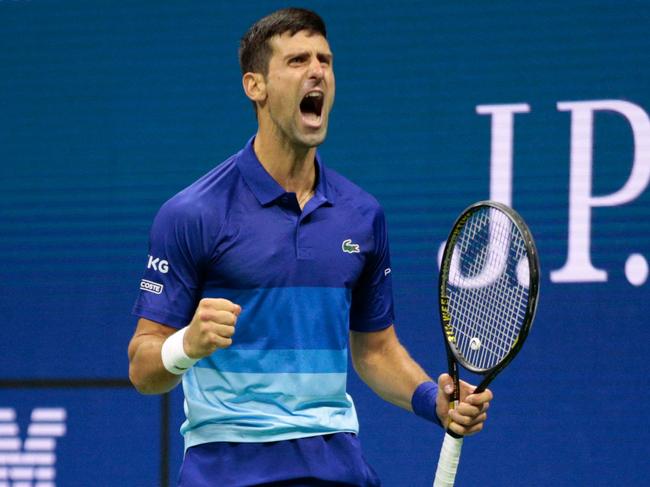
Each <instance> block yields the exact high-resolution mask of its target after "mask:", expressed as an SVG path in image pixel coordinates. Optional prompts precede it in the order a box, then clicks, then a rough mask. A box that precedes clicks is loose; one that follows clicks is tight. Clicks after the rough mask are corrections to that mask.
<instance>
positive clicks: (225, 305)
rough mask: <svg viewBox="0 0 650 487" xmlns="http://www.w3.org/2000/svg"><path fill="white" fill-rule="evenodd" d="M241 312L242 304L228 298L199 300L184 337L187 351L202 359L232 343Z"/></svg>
mask: <svg viewBox="0 0 650 487" xmlns="http://www.w3.org/2000/svg"><path fill="white" fill-rule="evenodd" d="M239 313H241V306H239V305H238V304H235V303H233V302H232V301H228V300H227V299H220V298H217V299H214V298H204V299H202V300H201V301H199V305H198V306H197V307H196V312H195V313H194V318H192V321H191V322H190V324H189V326H188V328H187V331H186V332H185V337H184V338H183V348H184V349H185V353H186V354H187V355H188V356H189V357H190V358H194V359H200V358H203V357H207V356H208V355H211V354H212V353H213V352H214V351H215V350H217V349H220V348H227V347H229V346H230V345H232V336H233V335H234V334H235V324H236V323H237V317H238V316H239Z"/></svg>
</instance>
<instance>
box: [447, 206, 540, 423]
mask: <svg viewBox="0 0 650 487" xmlns="http://www.w3.org/2000/svg"><path fill="white" fill-rule="evenodd" d="M486 207H487V208H495V209H497V210H498V211H501V212H502V213H504V214H505V215H506V216H507V217H508V219H509V220H510V221H511V223H512V224H513V225H515V227H516V228H517V230H518V231H519V232H520V233H521V235H522V238H523V241H524V246H525V248H526V255H527V257H528V263H529V271H530V272H529V287H528V303H527V305H526V313H525V317H524V322H523V323H522V326H521V330H520V332H519V334H518V336H517V340H516V342H515V343H514V345H513V346H512V348H511V349H510V350H509V351H508V353H507V354H506V356H505V357H504V358H503V359H501V361H500V362H499V363H498V364H496V365H495V366H494V367H491V368H489V369H487V370H484V369H478V368H476V367H474V366H472V365H471V364H469V363H467V362H466V361H465V359H464V358H463V356H462V355H461V354H460V353H459V352H458V351H457V349H456V347H455V346H454V345H453V344H452V343H451V340H452V339H454V333H453V330H452V327H451V315H450V313H449V304H448V303H449V295H448V294H447V283H448V280H449V272H450V268H451V258H452V255H453V250H454V247H455V245H456V242H457V241H458V238H459V236H460V230H461V229H462V227H463V226H464V224H465V222H466V221H467V220H468V219H469V218H470V217H471V216H472V214H474V213H475V212H477V211H479V210H480V209H482V208H486ZM438 291H439V299H438V309H439V312H440V324H441V325H442V333H443V335H444V337H445V340H444V342H445V349H446V351H447V364H448V369H449V375H450V376H451V377H452V378H453V379H454V386H455V387H454V394H453V396H452V400H453V402H454V403H456V404H457V402H458V401H459V400H460V390H459V389H460V388H459V386H458V364H460V365H462V366H463V367H464V368H465V369H467V370H468V371H470V372H472V373H475V374H479V375H483V376H484V378H483V380H482V381H481V383H480V384H479V385H478V387H477V388H476V390H475V391H474V392H476V393H480V392H483V391H484V390H485V389H486V388H487V386H488V385H489V384H490V382H492V380H493V379H494V378H495V377H496V376H497V374H499V372H501V371H502V370H503V369H504V368H505V367H506V366H507V365H508V364H509V363H510V362H511V361H512V359H513V358H514V357H515V356H516V355H517V353H518V352H519V350H521V347H522V346H523V344H524V341H525V340H526V338H527V337H528V333H529V331H530V328H531V326H532V323H533V320H534V318H535V312H536V310H537V302H538V300H539V255H538V253H537V247H536V245H535V241H534V239H533V236H532V234H531V232H530V229H529V228H528V225H526V223H525V222H524V219H523V218H522V217H521V216H520V215H519V213H517V212H516V211H515V210H513V209H512V208H510V207H509V206H507V205H504V204H502V203H499V202H496V201H492V200H485V201H479V202H476V203H474V204H472V205H470V206H468V207H467V208H466V209H465V210H464V211H463V212H462V213H461V214H460V216H459V217H458V218H457V219H456V221H455V222H454V225H453V227H452V229H451V232H450V233H449V237H448V238H447V241H446V243H445V248H444V251H443V255H442V260H441V263H440V273H439V277H438ZM449 432H450V434H453V435H454V436H457V435H456V434H455V433H453V432H451V431H449Z"/></svg>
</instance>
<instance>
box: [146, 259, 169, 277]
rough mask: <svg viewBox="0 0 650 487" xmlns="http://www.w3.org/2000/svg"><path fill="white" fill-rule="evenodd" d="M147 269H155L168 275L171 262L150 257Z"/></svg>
mask: <svg viewBox="0 0 650 487" xmlns="http://www.w3.org/2000/svg"><path fill="white" fill-rule="evenodd" d="M147 269H153V270H154V271H156V272H160V273H161V274H167V273H168V272H169V262H167V261H166V260H161V259H160V258H158V257H154V256H153V255H150V256H149V262H148V263H147Z"/></svg>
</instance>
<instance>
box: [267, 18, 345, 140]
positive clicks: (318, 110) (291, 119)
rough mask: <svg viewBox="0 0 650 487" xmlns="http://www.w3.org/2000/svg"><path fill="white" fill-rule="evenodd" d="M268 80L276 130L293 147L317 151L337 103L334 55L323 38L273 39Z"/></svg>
mask: <svg viewBox="0 0 650 487" xmlns="http://www.w3.org/2000/svg"><path fill="white" fill-rule="evenodd" d="M269 43H270V45H271V48H272V50H273V54H272V55H271V59H270V60H269V70H268V74H267V76H266V90H267V91H266V92H267V98H266V100H265V102H264V105H266V106H265V108H266V109H268V114H269V117H270V119H271V121H272V124H273V129H274V130H278V132H279V133H278V135H280V136H281V137H283V138H284V139H285V140H286V141H288V142H289V143H291V144H295V145H298V146H301V147H316V146H317V145H319V144H321V143H322V142H323V140H325V135H326V134H327V123H328V119H329V113H330V110H331V109H332V104H333V103H334V71H333V68H332V51H331V50H330V48H329V44H328V43H327V40H326V39H325V38H324V37H323V36H321V35H320V34H312V33H310V32H307V31H300V32H297V33H296V34H295V35H293V36H292V35H291V34H290V33H288V32H286V33H284V34H282V35H279V36H275V37H272V38H271V39H269Z"/></svg>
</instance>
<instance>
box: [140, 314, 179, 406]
mask: <svg viewBox="0 0 650 487" xmlns="http://www.w3.org/2000/svg"><path fill="white" fill-rule="evenodd" d="M156 326H157V325H153V324H152V323H150V322H146V321H143V320H140V322H139V323H138V329H137V330H136V333H135V335H134V336H133V338H132V339H131V342H130V343H129V379H130V380H131V382H132V383H133V385H134V386H135V388H136V389H137V390H138V391H139V392H141V393H142V394H163V393H165V392H169V391H170V390H172V389H173V388H174V387H176V385H177V384H178V383H179V382H180V380H181V376H180V375H174V374H172V373H170V372H168V371H167V370H166V369H165V367H164V365H163V362H162V357H161V349H162V345H163V343H164V342H165V340H166V339H167V336H168V335H171V333H173V331H174V330H173V329H171V328H169V329H167V328H160V327H156ZM154 330H155V332H154Z"/></svg>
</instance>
